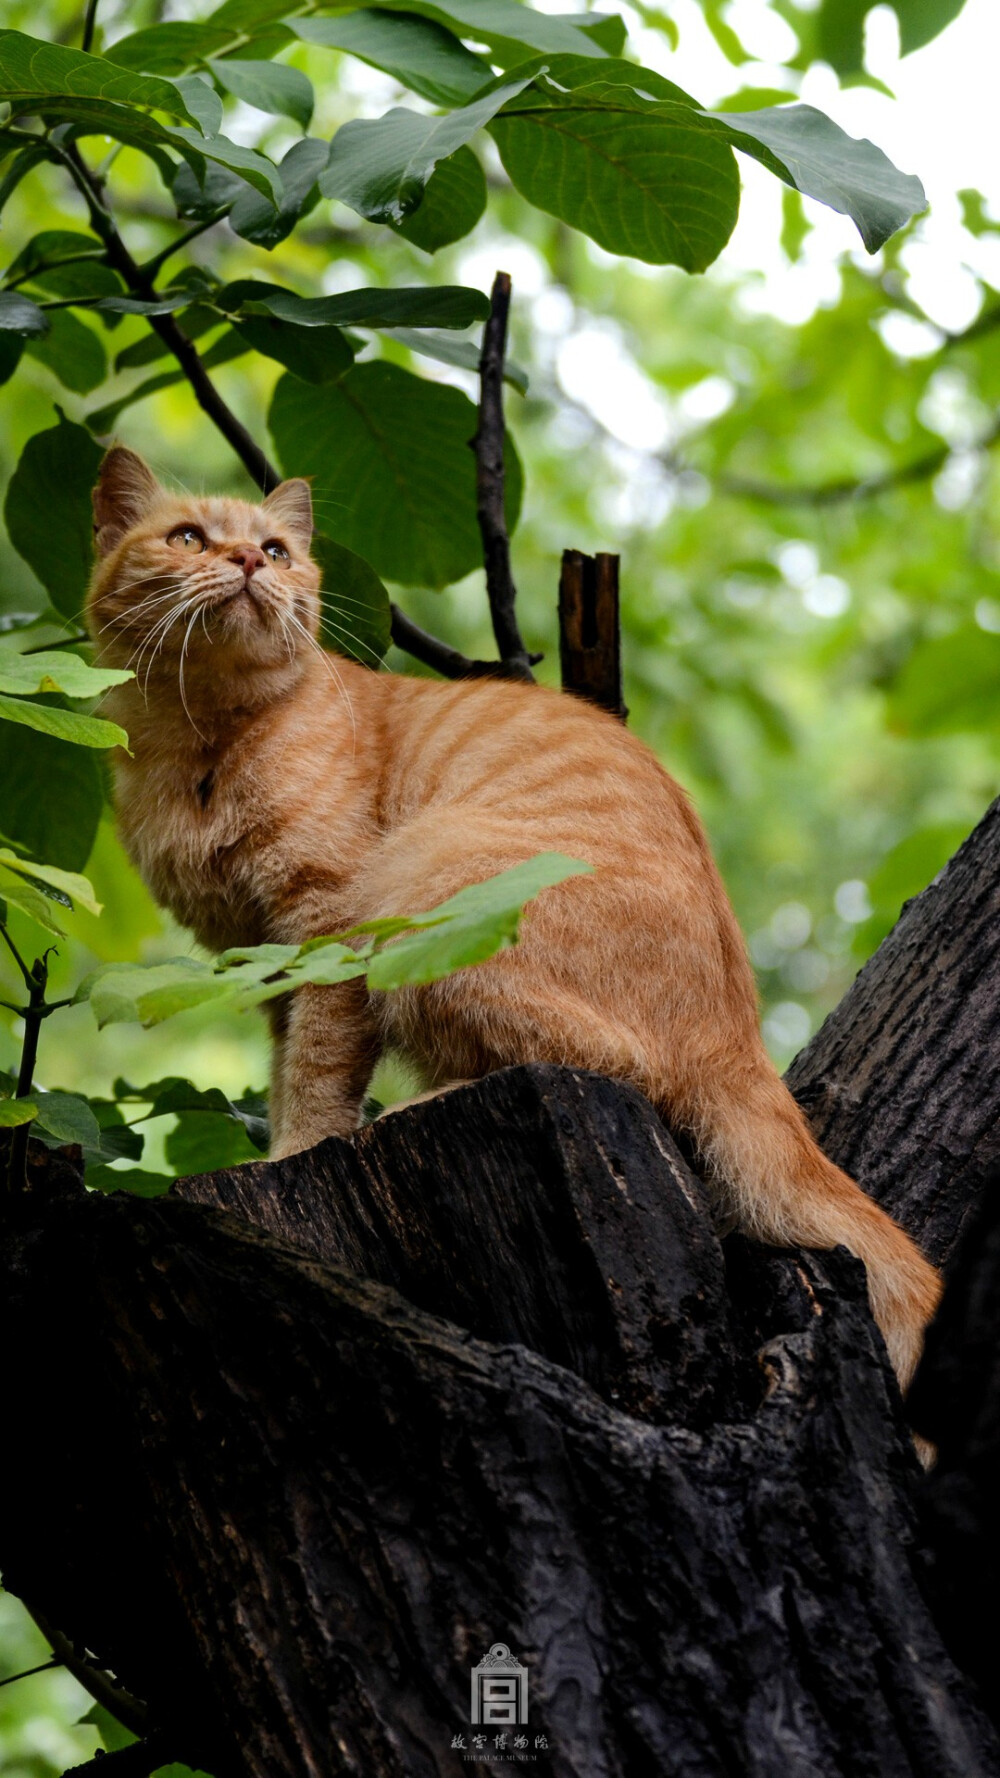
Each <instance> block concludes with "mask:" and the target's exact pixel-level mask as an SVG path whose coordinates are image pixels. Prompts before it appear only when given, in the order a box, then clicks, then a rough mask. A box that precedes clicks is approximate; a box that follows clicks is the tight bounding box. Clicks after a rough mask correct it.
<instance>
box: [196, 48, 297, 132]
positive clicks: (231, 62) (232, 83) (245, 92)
mask: <svg viewBox="0 0 1000 1778" xmlns="http://www.w3.org/2000/svg"><path fill="white" fill-rule="evenodd" d="M208 65H209V67H210V68H211V70H212V73H213V74H214V75H215V78H216V80H218V81H219V82H220V84H221V85H222V86H224V87H225V89H226V91H227V93H231V94H232V96H233V98H234V99H241V100H242V101H243V103H244V105H253V106H254V107H255V108H256V109H257V110H258V111H268V112H271V113H273V114H275V115H276V116H278V117H290V118H292V119H293V120H294V122H295V123H297V124H300V125H301V127H302V129H303V130H307V129H308V128H309V125H310V123H311V122H312V114H313V106H314V104H315V98H314V95H313V90H312V84H311V82H310V81H309V80H308V79H307V78H306V76H305V75H304V74H303V73H302V72H301V70H300V69H298V68H290V67H287V66H286V65H285V63H283V62H242V61H237V60H236V59H235V58H231V57H226V58H225V59H224V60H221V61H216V60H212V61H210V62H209V64H208Z"/></svg>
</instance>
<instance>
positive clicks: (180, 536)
mask: <svg viewBox="0 0 1000 1778" xmlns="http://www.w3.org/2000/svg"><path fill="white" fill-rule="evenodd" d="M167 542H168V543H170V544H172V545H173V547H174V548H175V549H183V550H186V551H187V553H188V555H189V556H200V555H201V552H202V550H203V549H205V548H206V544H205V539H204V537H203V536H202V534H201V532H200V531H199V530H197V528H196V527H195V526H194V525H178V527H177V529H176V531H171V533H170V536H169V537H168V538H167Z"/></svg>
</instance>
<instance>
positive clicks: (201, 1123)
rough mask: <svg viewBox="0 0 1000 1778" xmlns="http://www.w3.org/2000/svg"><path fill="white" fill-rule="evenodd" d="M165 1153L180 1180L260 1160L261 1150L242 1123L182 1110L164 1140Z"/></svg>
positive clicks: (200, 1112)
mask: <svg viewBox="0 0 1000 1778" xmlns="http://www.w3.org/2000/svg"><path fill="white" fill-rule="evenodd" d="M164 1153H165V1155H166V1158H167V1163H168V1165H169V1166H170V1167H172V1168H173V1170H174V1172H175V1173H176V1174H178V1175H179V1176H180V1177H181V1178H182V1179H187V1178H190V1177H191V1176H192V1174H195V1173H214V1172H215V1171H216V1169H217V1168H219V1167H238V1166H240V1165H242V1163H243V1162H244V1161H257V1160H259V1159H260V1150H259V1149H258V1148H256V1147H255V1146H254V1144H253V1143H252V1142H251V1141H250V1139H249V1137H248V1135H247V1133H246V1130H245V1129H244V1128H243V1126H242V1124H240V1123H238V1122H236V1121H234V1119H233V1118H231V1117H228V1116H219V1115H218V1113H213V1112H210V1111H186V1112H184V1113H183V1114H182V1115H181V1116H180V1117H179V1118H178V1120H177V1126H176V1128H175V1129H173V1130H171V1131H170V1134H169V1135H168V1137H167V1139H166V1142H165V1144H164Z"/></svg>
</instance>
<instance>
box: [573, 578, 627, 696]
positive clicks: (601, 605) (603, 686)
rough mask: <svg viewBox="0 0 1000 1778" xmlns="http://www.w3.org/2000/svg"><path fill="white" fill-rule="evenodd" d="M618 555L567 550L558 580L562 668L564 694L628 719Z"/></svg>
mask: <svg viewBox="0 0 1000 1778" xmlns="http://www.w3.org/2000/svg"><path fill="white" fill-rule="evenodd" d="M618 563H619V558H618V557H617V556H610V555H605V554H600V555H597V556H585V555H583V554H582V553H581V551H580V550H578V549H566V550H563V559H562V573H561V575H560V577H559V663H560V669H561V673H562V683H563V690H564V691H572V692H576V693H577V695H578V696H580V697H584V698H589V699H590V701H591V703H593V704H598V705H600V707H601V709H602V710H610V711H611V713H612V715H613V716H620V717H621V719H622V721H624V720H625V717H626V716H627V715H628V710H627V708H626V705H625V701H624V699H623V697H622V655H621V621H620V613H619V604H618Z"/></svg>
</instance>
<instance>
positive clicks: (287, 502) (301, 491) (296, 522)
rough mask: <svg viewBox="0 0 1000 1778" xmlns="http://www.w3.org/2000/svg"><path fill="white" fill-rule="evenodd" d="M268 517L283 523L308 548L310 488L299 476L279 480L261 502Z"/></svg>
mask: <svg viewBox="0 0 1000 1778" xmlns="http://www.w3.org/2000/svg"><path fill="white" fill-rule="evenodd" d="M262 505H263V508H264V511H265V512H266V513H267V515H268V518H271V519H274V520H275V521H276V523H277V524H279V525H284V527H285V529H286V530H287V531H290V532H291V534H292V536H293V537H294V538H295V541H296V543H298V544H300V545H301V547H302V548H303V549H305V550H307V549H308V548H309V544H310V541H311V539H312V533H313V505H312V489H311V488H310V486H309V483H308V482H307V481H303V479H302V477H301V476H295V477H293V479H292V480H291V481H288V482H279V483H278V486H277V487H276V488H275V489H274V492H273V493H271V494H269V495H268V496H267V499H266V500H264V501H263V502H262Z"/></svg>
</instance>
